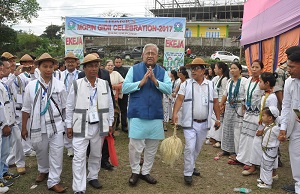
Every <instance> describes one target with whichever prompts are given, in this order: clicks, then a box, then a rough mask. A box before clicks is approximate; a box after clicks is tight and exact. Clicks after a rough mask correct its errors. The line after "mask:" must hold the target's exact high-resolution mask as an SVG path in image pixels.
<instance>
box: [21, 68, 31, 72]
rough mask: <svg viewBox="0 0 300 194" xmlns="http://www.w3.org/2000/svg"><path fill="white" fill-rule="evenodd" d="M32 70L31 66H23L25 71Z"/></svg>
mask: <svg viewBox="0 0 300 194" xmlns="http://www.w3.org/2000/svg"><path fill="white" fill-rule="evenodd" d="M30 70H31V67H23V68H22V71H23V72H24V71H30Z"/></svg>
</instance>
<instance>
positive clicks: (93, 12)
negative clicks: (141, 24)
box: [13, 0, 153, 35]
mask: <svg viewBox="0 0 300 194" xmlns="http://www.w3.org/2000/svg"><path fill="white" fill-rule="evenodd" d="M37 2H38V3H39V4H40V7H41V8H42V9H41V10H40V11H39V12H38V15H39V17H38V18H32V22H31V23H27V22H25V21H20V22H19V23H18V24H17V25H14V26H13V29H15V30H23V31H27V32H31V33H33V34H35V35H41V34H42V33H43V31H44V30H45V29H46V27H47V26H49V25H51V24H53V25H61V24H62V23H63V20H62V19H61V17H65V16H77V17H80V16H82V17H99V16H101V14H102V13H109V12H118V13H126V14H129V16H131V17H144V16H150V15H149V13H150V12H149V11H147V9H150V8H151V6H152V3H153V0H85V1H84V0H51V1H49V0H37Z"/></svg>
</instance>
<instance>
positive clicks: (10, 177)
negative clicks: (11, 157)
mask: <svg viewBox="0 0 300 194" xmlns="http://www.w3.org/2000/svg"><path fill="white" fill-rule="evenodd" d="M19 177H20V175H19V174H13V173H10V172H6V173H4V174H3V178H5V179H6V180H10V179H16V178H19Z"/></svg>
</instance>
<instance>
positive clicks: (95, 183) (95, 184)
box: [89, 179, 102, 189]
mask: <svg viewBox="0 0 300 194" xmlns="http://www.w3.org/2000/svg"><path fill="white" fill-rule="evenodd" d="M89 184H90V185H91V186H92V187H94V188H95V189H101V188H102V185H101V184H100V182H99V181H98V179H93V180H90V181H89Z"/></svg>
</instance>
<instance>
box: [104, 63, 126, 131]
mask: <svg viewBox="0 0 300 194" xmlns="http://www.w3.org/2000/svg"><path fill="white" fill-rule="evenodd" d="M114 67H115V66H114V62H113V61H112V60H107V61H106V62H105V69H106V70H107V71H108V72H109V78H110V82H111V85H112V90H113V94H114V99H115V102H116V103H115V105H116V107H115V110H114V111H115V114H114V117H115V119H114V123H113V128H114V129H116V127H117V126H116V125H117V123H119V122H118V121H119V119H120V108H119V106H118V99H119V98H120V99H122V98H123V93H122V84H123V82H124V78H123V77H122V75H121V74H120V73H119V72H117V71H114Z"/></svg>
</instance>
